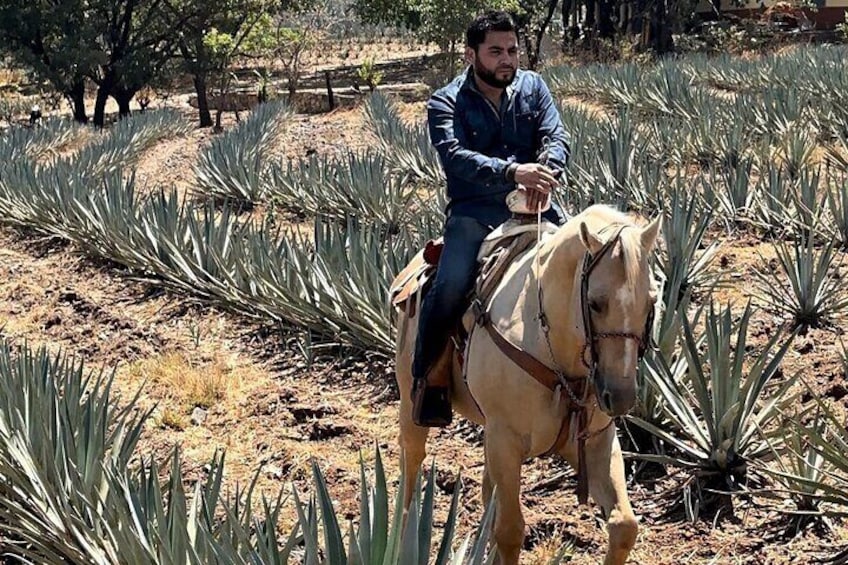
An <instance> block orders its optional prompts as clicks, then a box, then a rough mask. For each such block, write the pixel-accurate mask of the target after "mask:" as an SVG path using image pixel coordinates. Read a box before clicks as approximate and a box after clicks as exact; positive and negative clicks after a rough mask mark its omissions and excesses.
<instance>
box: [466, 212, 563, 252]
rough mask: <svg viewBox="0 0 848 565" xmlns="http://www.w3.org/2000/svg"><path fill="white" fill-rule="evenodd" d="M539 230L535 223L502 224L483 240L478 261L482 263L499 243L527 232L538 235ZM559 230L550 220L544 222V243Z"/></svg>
mask: <svg viewBox="0 0 848 565" xmlns="http://www.w3.org/2000/svg"><path fill="white" fill-rule="evenodd" d="M538 229H539V226H538V224H536V223H535V222H534V223H519V222H516V221H514V220H507V221H506V222H504V223H502V224H501V225H499V226H498V227H496V228H495V229H494V230H492V232H491V233H490V234H489V235H487V236H486V239H484V240H483V244H482V245H481V246H480V252H479V253H478V254H477V260H478V261H482V260H483V259H485V258H486V257H487V256H488V255H489V254H490V253H491V252H492V250H494V249H495V248H496V247H498V242H500V241H501V240H503V239H505V238H513V237H515V236H518V235H521V234H523V233H527V232H533V233H536V231H537V230H538ZM558 229H559V226H557V225H556V224H555V223H553V222H550V221H548V220H542V225H541V231H542V241H545V239H547V236H550V235H552V234H554V233H556V231H557V230H558Z"/></svg>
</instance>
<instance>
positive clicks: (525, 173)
mask: <svg viewBox="0 0 848 565" xmlns="http://www.w3.org/2000/svg"><path fill="white" fill-rule="evenodd" d="M515 182H516V184H518V185H519V186H520V187H521V188H523V189H524V190H526V191H527V205H528V207H529V208H530V209H531V210H534V211H538V210H539V209H541V208H544V206H545V204H546V203H547V199H548V198H550V196H551V190H553V188H554V187H555V186H556V184H557V180H556V178H555V177H554V173H553V171H551V169H549V168H548V167H546V166H544V165H541V164H539V163H524V164H522V165H519V166H518V168H517V169H515Z"/></svg>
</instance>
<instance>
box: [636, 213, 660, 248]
mask: <svg viewBox="0 0 848 565" xmlns="http://www.w3.org/2000/svg"><path fill="white" fill-rule="evenodd" d="M661 222H662V215H658V216H657V217H656V218H654V219H653V220H652V221H651V223H650V224H648V225H647V226H645V227H644V228H643V229H642V235H641V236H640V239H641V243H642V249H645V250H650V249H653V248H654V245H656V243H657V236H658V235H659V233H660V223H661Z"/></svg>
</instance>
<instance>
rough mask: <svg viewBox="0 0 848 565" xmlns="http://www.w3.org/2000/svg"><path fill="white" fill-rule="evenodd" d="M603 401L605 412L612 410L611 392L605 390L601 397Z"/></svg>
mask: <svg viewBox="0 0 848 565" xmlns="http://www.w3.org/2000/svg"><path fill="white" fill-rule="evenodd" d="M601 400H603V402H604V410H611V409H612V395H611V394H610V391H608V390H605V391H604V393H603V394H602V395H601Z"/></svg>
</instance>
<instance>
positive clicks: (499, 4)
mask: <svg viewBox="0 0 848 565" xmlns="http://www.w3.org/2000/svg"><path fill="white" fill-rule="evenodd" d="M557 4H558V0H469V1H467V2H454V1H452V0H401V1H399V2H396V1H394V0H354V3H353V6H354V11H355V12H356V13H357V14H358V15H359V17H360V18H362V20H363V21H365V22H368V23H374V24H390V25H397V26H403V27H408V28H410V29H412V30H414V31H415V33H416V35H417V36H418V38H419V39H420V40H421V41H426V42H428V43H435V44H437V45H438V46H439V47H440V48H441V49H442V51H444V52H447V53H455V52H456V51H457V47H458V46H459V45H463V41H464V36H465V29H466V28H467V27H468V23H469V22H470V21H471V20H472V19H473V18H474V17H475V16H476V15H478V14H480V13H481V12H484V11H485V10H488V9H504V10H507V11H509V12H510V13H511V14H513V16H514V17H515V19H516V23H517V24H518V27H519V35H520V36H521V38H522V39H523V42H524V44H525V48H526V53H527V57H528V62H529V66H530V68H535V66H536V65H537V64H538V62H539V45H540V44H541V41H542V37H543V36H544V34H545V31H546V30H547V27H548V24H549V23H550V21H551V19H552V18H553V14H554V11H555V10H556V6H557Z"/></svg>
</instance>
